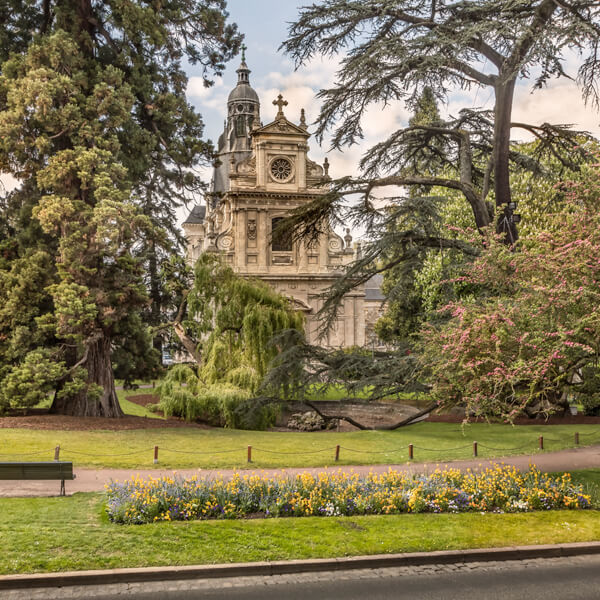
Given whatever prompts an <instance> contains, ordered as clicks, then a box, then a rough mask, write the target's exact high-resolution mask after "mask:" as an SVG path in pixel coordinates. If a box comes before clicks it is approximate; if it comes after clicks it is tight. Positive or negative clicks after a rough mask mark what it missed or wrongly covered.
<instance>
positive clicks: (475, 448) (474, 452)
mask: <svg viewBox="0 0 600 600" xmlns="http://www.w3.org/2000/svg"><path fill="white" fill-rule="evenodd" d="M473 456H475V457H477V442H473Z"/></svg>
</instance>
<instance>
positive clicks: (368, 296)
mask: <svg viewBox="0 0 600 600" xmlns="http://www.w3.org/2000/svg"><path fill="white" fill-rule="evenodd" d="M382 283H383V275H381V274H377V275H373V277H371V279H369V280H368V281H365V300H379V301H383V300H385V296H384V295H383V293H382V292H381V284H382Z"/></svg>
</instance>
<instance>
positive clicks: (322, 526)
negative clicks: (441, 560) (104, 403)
mask: <svg viewBox="0 0 600 600" xmlns="http://www.w3.org/2000/svg"><path fill="white" fill-rule="evenodd" d="M574 479H576V480H580V481H585V482H586V483H587V484H588V485H590V486H596V487H595V488H594V489H595V490H596V492H598V491H599V490H600V487H598V486H599V482H600V469H596V470H593V471H589V472H578V473H575V474H574ZM599 497H600V496H599V495H598V494H596V496H595V498H596V506H598V498H599ZM103 506H104V496H103V495H102V494H89V493H88V494H83V493H78V494H74V495H73V496H69V497H66V498H58V497H57V498H0V514H2V516H3V518H2V521H1V522H0V539H1V540H2V550H3V551H2V553H0V573H2V574H8V573H32V572H44V571H66V570H81V569H108V568H118V567H142V566H152V565H185V564H210V563H227V562H246V561H261V560H289V559H302V558H326V557H339V556H356V555H364V554H380V553H394V552H416V551H431V550H445V549H463V548H484V547H501V546H512V545H526V544H554V543H567V542H585V541H596V540H598V539H599V537H600V511H598V510H589V511H549V512H535V513H522V514H480V513H463V514H445V515H440V514H416V515H393V516H368V517H308V518H290V519H257V520H240V521H195V522H189V523H183V522H178V523H166V522H163V523H156V524H152V525H113V524H111V523H110V522H109V521H108V519H107V517H106V515H105V513H104V510H103Z"/></svg>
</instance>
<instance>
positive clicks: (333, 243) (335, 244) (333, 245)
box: [327, 235, 344, 252]
mask: <svg viewBox="0 0 600 600" xmlns="http://www.w3.org/2000/svg"><path fill="white" fill-rule="evenodd" d="M327 247H328V248H329V251H330V252H340V251H341V250H342V248H343V247H344V242H342V238H341V237H340V236H339V235H332V236H331V237H330V238H329V243H328V244H327Z"/></svg>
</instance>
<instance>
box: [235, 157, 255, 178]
mask: <svg viewBox="0 0 600 600" xmlns="http://www.w3.org/2000/svg"><path fill="white" fill-rule="evenodd" d="M237 172H238V173H239V174H240V175H256V156H251V157H250V158H247V159H246V160H243V161H242V162H241V163H239V164H238V166H237Z"/></svg>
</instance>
